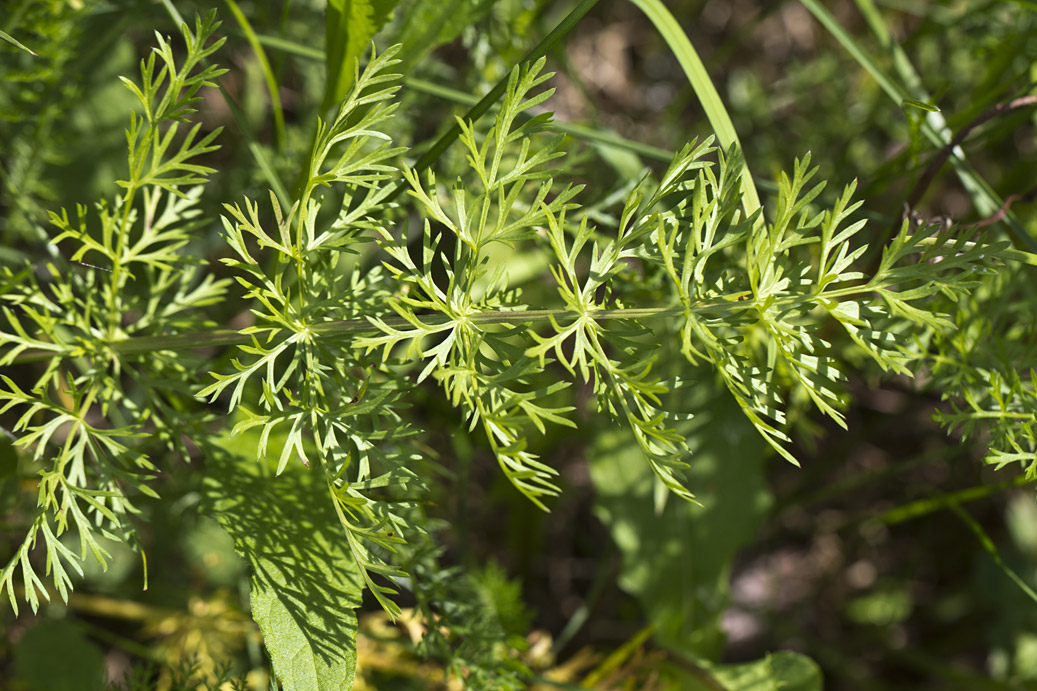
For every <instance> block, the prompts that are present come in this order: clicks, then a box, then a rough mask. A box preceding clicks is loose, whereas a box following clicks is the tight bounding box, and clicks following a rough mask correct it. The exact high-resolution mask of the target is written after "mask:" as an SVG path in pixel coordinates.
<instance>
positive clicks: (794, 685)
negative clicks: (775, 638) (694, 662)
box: [710, 650, 822, 691]
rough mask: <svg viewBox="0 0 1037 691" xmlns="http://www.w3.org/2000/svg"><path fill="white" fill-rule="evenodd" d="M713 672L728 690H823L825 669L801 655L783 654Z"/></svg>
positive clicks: (715, 668) (712, 670) (715, 669)
mask: <svg viewBox="0 0 1037 691" xmlns="http://www.w3.org/2000/svg"><path fill="white" fill-rule="evenodd" d="M710 671H711V672H712V673H713V676H714V677H715V678H716V680H717V681H719V682H720V683H721V684H722V685H723V687H724V688H725V689H727V691H779V690H780V691H821V689H822V686H821V681H822V680H821V669H820V668H819V667H818V666H817V663H815V662H814V661H813V660H811V659H810V658H808V657H806V656H805V655H800V654H799V653H793V652H788V651H784V650H783V651H780V652H777V653H773V654H771V655H768V656H767V657H765V658H763V659H762V660H757V661H755V662H747V663H745V664H739V665H716V666H715V667H713V668H711V669H710Z"/></svg>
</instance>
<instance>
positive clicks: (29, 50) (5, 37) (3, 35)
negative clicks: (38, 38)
mask: <svg viewBox="0 0 1037 691" xmlns="http://www.w3.org/2000/svg"><path fill="white" fill-rule="evenodd" d="M0 38H2V39H3V40H5V41H7V42H8V43H10V44H11V45H13V46H15V47H17V48H21V49H22V50H24V51H25V52H26V53H29V54H30V55H36V51H34V50H33V49H32V48H29V47H28V46H26V45H25V44H24V43H22V42H21V41H19V40H18V39H16V38H15V37H14V36H12V35H11V34H9V33H6V32H4V31H0ZM36 57H39V56H38V55H36Z"/></svg>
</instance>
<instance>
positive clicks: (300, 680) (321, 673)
mask: <svg viewBox="0 0 1037 691" xmlns="http://www.w3.org/2000/svg"><path fill="white" fill-rule="evenodd" d="M278 441H282V442H283V440H278ZM258 442H259V432H258V431H257V430H249V431H248V432H246V433H243V434H240V435H238V436H236V437H234V438H232V439H223V440H221V441H220V442H219V446H220V447H222V448H218V447H210V449H209V454H208V467H207V472H208V477H207V478H206V499H207V505H208V510H209V511H210V512H211V513H212V515H213V516H214V517H215V518H216V519H217V520H218V521H219V522H220V525H222V526H223V529H224V530H226V531H227V532H228V533H229V534H230V535H231V537H232V538H233V539H234V548H235V550H236V551H237V552H238V554H240V555H241V556H242V557H243V558H244V559H245V560H246V561H247V562H248V564H249V565H250V566H251V568H252V577H251V581H250V583H251V591H252V592H251V603H252V617H253V618H254V619H255V620H256V623H258V624H259V628H260V630H261V631H262V632H263V637H264V641H265V643H266V647H267V650H268V651H269V653H270V658H271V660H272V661H273V666H274V673H275V674H276V675H277V678H278V679H279V680H280V682H281V684H282V687H283V688H284V689H285V691H290V690H293V689H295V690H298V691H323V690H325V689H327V690H328V691H331V690H332V689H334V690H336V691H338V690H339V689H349V688H352V685H353V678H354V675H355V673H356V630H357V620H356V615H355V614H354V613H353V610H354V608H356V607H358V606H359V605H360V601H361V593H362V590H363V581H362V579H361V576H360V573H359V571H358V570H357V566H356V562H355V561H354V560H353V558H352V556H351V554H350V551H349V547H348V545H347V543H346V538H345V536H344V535H343V534H342V531H341V528H340V526H339V523H338V519H337V518H336V516H335V511H334V508H333V507H332V505H331V501H330V499H329V497H328V494H327V489H326V486H325V483H324V481H323V478H322V477H321V475H320V474H319V472H320V471H319V470H316V471H310V470H307V469H306V468H304V467H302V466H301V465H299V464H296V463H293V464H290V465H289V467H288V468H286V469H285V471H284V472H283V473H281V475H279V476H276V477H275V475H274V468H273V467H272V466H273V464H272V462H265V461H259V462H257V461H256V460H255V459H256V447H257V445H258ZM274 442H275V440H273V439H272V440H271V444H272V445H274V446H276V444H275V443H274Z"/></svg>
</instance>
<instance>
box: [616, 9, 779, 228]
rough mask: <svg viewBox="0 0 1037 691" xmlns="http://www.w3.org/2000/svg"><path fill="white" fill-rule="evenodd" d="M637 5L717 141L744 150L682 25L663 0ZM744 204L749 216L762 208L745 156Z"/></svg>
mask: <svg viewBox="0 0 1037 691" xmlns="http://www.w3.org/2000/svg"><path fill="white" fill-rule="evenodd" d="M633 3H634V5H636V6H637V7H638V9H640V10H641V11H642V12H644V13H645V15H647V16H648V18H649V19H650V20H651V22H652V24H654V25H655V28H656V29H657V30H658V31H659V33H660V34H661V35H662V37H663V39H665V41H666V43H667V45H669V47H670V50H671V51H673V54H674V56H675V57H676V58H677V61H678V62H679V63H680V65H681V67H682V68H683V69H684V74H686V75H687V76H688V82H690V83H691V88H692V89H694V90H695V95H696V96H698V99H699V103H701V104H702V109H703V110H704V111H705V112H706V117H707V118H709V124H710V125H712V127H713V131H714V132H716V135H717V141H719V142H720V145H721V146H722V147H723V148H724V150H727V149H730V148H731V146H732V145H736V144H737V145H738V148H739V149H741V148H742V146H741V143H740V142H739V141H738V133H737V132H735V126H734V124H733V123H732V122H731V116H730V115H728V113H727V108H725V107H724V102H723V101H721V100H720V94H718V93H717V90H716V87H714V86H713V82H712V80H711V79H710V78H709V73H708V72H706V67H705V66H704V65H703V64H702V60H701V59H700V58H699V55H698V53H697V52H696V51H695V47H694V46H692V44H691V41H690V40H689V39H688V36H687V34H685V33H684V30H683V29H682V28H681V26H680V24H678V23H677V20H676V19H674V17H673V15H672V14H671V13H670V11H669V10H668V9H666V6H665V5H664V4H663V3H662V2H661V0H633ZM742 205H743V207H744V208H745V212H746V214H749V215H752V214H753V213H754V212H755V211H756V210H758V209H759V208H760V197H759V195H758V194H757V192H756V184H755V183H754V181H753V176H752V173H750V172H749V165H748V164H747V163H746V162H745V157H744V156H743V157H742Z"/></svg>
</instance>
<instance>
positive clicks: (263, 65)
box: [226, 0, 287, 150]
mask: <svg viewBox="0 0 1037 691" xmlns="http://www.w3.org/2000/svg"><path fill="white" fill-rule="evenodd" d="M226 1H227V7H228V8H230V12H231V14H233V15H234V19H236V20H237V22H238V26H240V27H241V30H242V31H243V32H244V33H245V39H246V40H248V44H249V45H250V46H251V47H252V52H254V53H255V54H256V59H257V60H258V61H259V66H260V69H262V71H263V79H264V80H265V81H266V89H267V92H268V93H269V94H270V107H271V109H272V110H273V111H274V132H275V133H276V136H277V148H278V149H281V150H283V149H284V147H285V144H286V142H287V138H286V136H285V130H284V108H283V107H282V106H281V93H280V89H278V88H277V77H275V76H274V71H273V69H272V68H271V67H270V61H269V60H268V59H267V57H266V51H265V50H263V44H262V43H260V41H259V37H258V36H256V32H255V31H253V29H252V24H250V23H249V21H248V18H247V17H245V14H244V13H243V12H242V11H241V8H240V7H238V3H236V2H235V1H234V0H226Z"/></svg>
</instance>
